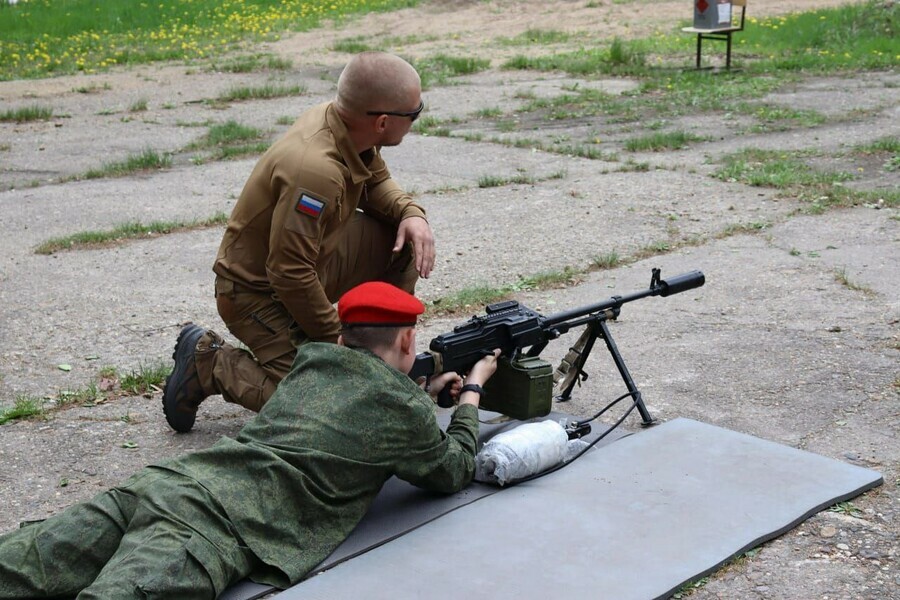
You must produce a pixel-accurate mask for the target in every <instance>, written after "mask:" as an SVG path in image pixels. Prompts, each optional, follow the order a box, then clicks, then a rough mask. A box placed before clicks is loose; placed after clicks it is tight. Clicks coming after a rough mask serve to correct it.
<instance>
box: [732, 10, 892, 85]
mask: <svg viewBox="0 0 900 600" xmlns="http://www.w3.org/2000/svg"><path fill="white" fill-rule="evenodd" d="M898 17H900V7H898V5H897V3H895V2H881V1H869V2H860V3H854V4H848V5H846V6H841V7H838V8H829V9H821V10H815V11H810V12H804V13H794V14H790V15H784V16H778V17H769V18H766V19H756V18H752V17H751V18H748V24H747V27H746V29H745V31H743V32H741V33H740V34H739V35H740V36H741V37H742V38H743V39H742V40H741V41H740V42H739V45H738V46H737V48H736V56H740V55H741V54H742V53H745V52H746V53H751V54H754V55H758V56H760V57H761V58H760V59H759V60H754V61H753V62H752V63H749V64H748V66H749V67H750V68H752V69H753V70H754V71H756V72H760V71H769V70H784V71H805V72H810V71H817V72H835V71H856V70H873V69H886V68H891V67H894V66H896V65H897V61H898V59H900V55H898V48H897V41H896V40H897V35H898V31H897V24H898V22H900V19H898Z"/></svg>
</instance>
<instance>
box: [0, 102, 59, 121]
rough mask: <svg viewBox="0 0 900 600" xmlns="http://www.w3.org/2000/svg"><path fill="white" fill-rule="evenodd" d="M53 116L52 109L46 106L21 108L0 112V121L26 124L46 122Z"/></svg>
mask: <svg viewBox="0 0 900 600" xmlns="http://www.w3.org/2000/svg"><path fill="white" fill-rule="evenodd" d="M52 116H53V109H52V108H47V107H46V106H23V107H22V108H11V109H8V110H4V111H3V112H0V121H3V122H14V123H26V122H28V121H46V120H47V119H49V118H51V117H52Z"/></svg>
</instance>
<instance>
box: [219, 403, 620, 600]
mask: <svg viewBox="0 0 900 600" xmlns="http://www.w3.org/2000/svg"><path fill="white" fill-rule="evenodd" d="M480 414H481V417H480V418H481V419H482V423H481V426H480V428H479V443H480V444H483V443H484V442H486V441H487V440H489V439H490V438H491V437H493V436H494V435H496V434H498V433H501V432H503V431H506V430H508V429H510V428H513V427H516V426H518V425H521V424H522V422H521V421H509V420H506V419H505V418H504V417H502V416H501V415H498V414H497V413H493V412H487V411H482V412H481V413H480ZM570 418H571V417H569V416H568V415H566V414H564V413H558V412H551V413H550V414H549V415H547V416H546V417H542V418H541V419H535V420H560V419H570ZM449 421H450V416H449V414H443V415H441V416H440V417H439V418H438V422H439V424H440V425H441V427H443V428H446V426H447V424H448V423H449ZM605 431H606V429H605V428H603V427H597V426H594V428H593V429H592V431H591V433H590V434H588V435H586V436H584V437H583V438H582V439H584V440H585V441H587V442H591V441H593V440H594V439H596V438H597V437H598V436H599V435H600V434H601V433H603V432H605ZM625 435H626V433H624V432H622V433H620V432H619V431H613V432H612V433H610V434H609V435H607V436H606V437H605V438H604V439H603V440H602V441H601V442H600V443H599V444H598V445H597V446H596V447H601V446H603V445H606V444H609V443H611V442H613V441H615V440H617V439H619V438H621V437H623V436H625ZM502 489H503V488H499V487H497V486H494V485H485V484H480V483H473V484H471V485H470V486H468V487H467V488H466V489H465V490H463V491H461V492H459V493H457V494H452V495H439V494H431V493H428V492H425V491H422V490H420V489H418V488H415V487H413V486H412V485H410V484H408V483H406V482H404V481H401V480H399V479H396V478H394V479H390V480H389V481H388V482H387V483H386V484H385V486H384V488H382V490H381V493H379V495H378V496H377V497H376V498H375V501H374V502H373V503H372V506H371V507H370V508H369V512H368V513H366V516H365V518H364V519H363V520H362V521H361V522H360V523H359V525H357V527H356V529H354V530H353V533H351V534H350V537H348V538H347V539H346V540H345V541H344V543H343V544H341V545H340V546H339V547H338V548H337V549H336V550H335V551H334V552H333V553H332V554H331V555H330V556H329V557H328V558H327V559H325V560H324V561H323V562H322V563H321V564H320V565H319V566H318V567H317V568H316V569H315V570H314V571H313V572H312V573H310V576H313V575H315V574H316V573H318V572H320V571H323V570H326V569H329V568H332V567H334V566H335V565H337V564H339V563H341V562H344V561H345V560H348V559H350V558H353V557H354V556H358V555H359V554H362V553H363V552H367V551H369V550H371V549H373V548H376V547H378V546H381V545H382V544H385V543H387V542H389V541H391V540H393V539H395V538H397V537H399V536H401V535H404V534H406V533H408V532H410V531H412V530H414V529H416V528H418V527H421V526H422V525H424V524H426V523H429V522H430V521H433V520H434V519H437V518H438V517H441V516H443V515H446V514H448V513H450V512H452V511H454V510H456V509H458V508H461V507H463V506H466V505H467V504H470V503H472V502H474V501H476V500H479V499H481V498H484V497H486V496H489V495H491V494H495V493H497V492H499V491H501V490H502ZM272 591H273V588H271V587H269V586H264V585H259V584H256V583H253V582H250V581H243V582H241V583H239V584H237V585H235V586H232V587H231V588H229V589H227V590H226V591H225V592H224V593H223V594H222V595H221V596H219V598H220V600H254V599H255V598H259V597H260V596H263V595H265V594H267V593H270V592H272Z"/></svg>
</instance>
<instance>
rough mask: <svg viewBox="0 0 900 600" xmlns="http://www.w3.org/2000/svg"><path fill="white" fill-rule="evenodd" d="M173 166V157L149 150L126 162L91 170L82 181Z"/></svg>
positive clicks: (112, 163) (109, 164)
mask: <svg viewBox="0 0 900 600" xmlns="http://www.w3.org/2000/svg"><path fill="white" fill-rule="evenodd" d="M171 165H172V157H171V156H170V155H169V154H165V153H164V154H160V153H158V152H157V151H156V150H153V149H151V148H147V149H145V150H143V151H141V153H140V154H132V155H131V156H129V157H128V158H126V159H125V160H121V161H115V162H110V163H106V164H104V165H103V166H102V167H100V168H99V169H91V170H89V171H88V172H87V173H85V174H84V175H82V176H81V178H82V179H100V178H103V177H122V176H124V175H131V174H133V173H138V172H140V171H154V170H158V169H165V168H167V167H169V166H171Z"/></svg>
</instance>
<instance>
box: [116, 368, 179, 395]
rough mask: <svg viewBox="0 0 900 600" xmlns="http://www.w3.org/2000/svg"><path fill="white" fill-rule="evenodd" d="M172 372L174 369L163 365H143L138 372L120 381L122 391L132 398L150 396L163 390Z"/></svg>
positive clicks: (131, 373)
mask: <svg viewBox="0 0 900 600" xmlns="http://www.w3.org/2000/svg"><path fill="white" fill-rule="evenodd" d="M171 372H172V368H171V367H170V366H168V365H164V364H162V363H156V364H153V365H149V366H145V365H141V366H140V367H139V368H138V370H137V371H131V372H130V373H129V374H127V375H124V376H122V377H121V378H120V379H119V386H120V387H121V389H122V391H124V392H127V393H128V394H129V395H132V396H140V395H141V394H149V393H152V392H155V391H159V390H160V389H162V386H163V384H164V383H165V381H166V377H168V376H169V373H171Z"/></svg>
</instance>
